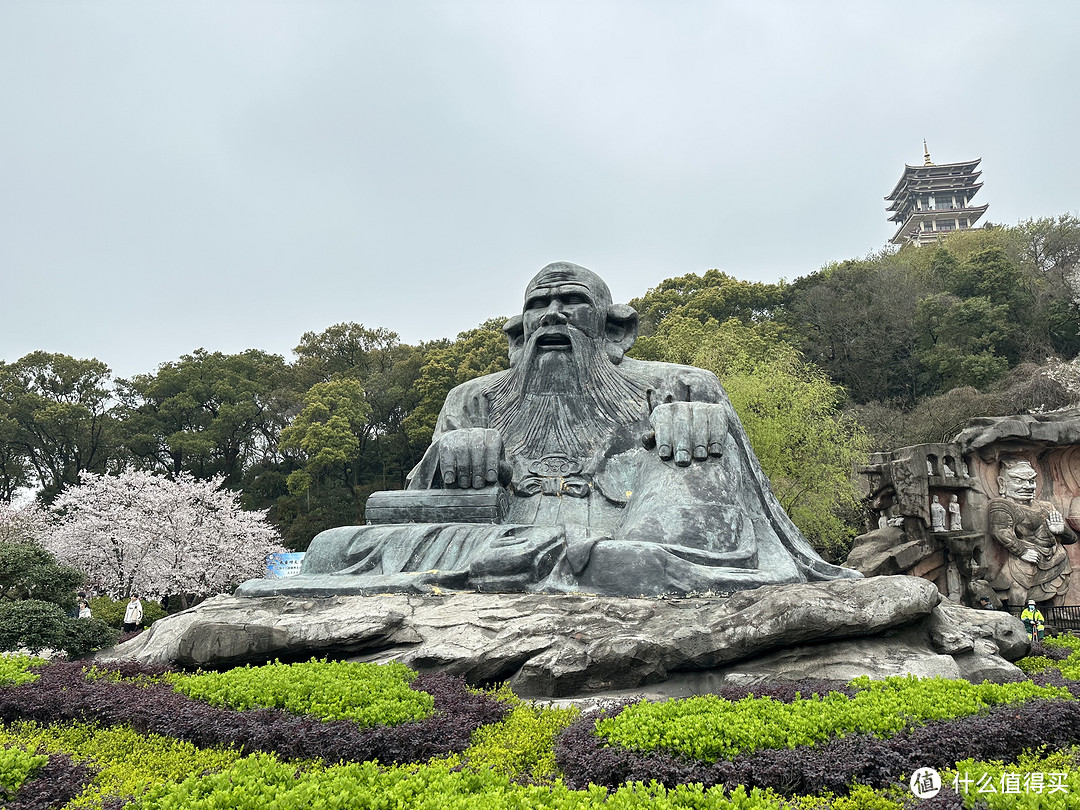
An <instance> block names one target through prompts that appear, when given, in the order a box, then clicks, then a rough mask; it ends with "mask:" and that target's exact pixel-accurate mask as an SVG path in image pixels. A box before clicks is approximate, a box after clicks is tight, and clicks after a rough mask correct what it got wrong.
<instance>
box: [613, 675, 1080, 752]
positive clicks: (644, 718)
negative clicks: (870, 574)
mask: <svg viewBox="0 0 1080 810" xmlns="http://www.w3.org/2000/svg"><path fill="white" fill-rule="evenodd" d="M851 685H852V686H853V687H855V688H856V689H858V690H859V691H858V692H857V694H856V695H855V697H852V698H849V697H848V696H847V695H845V694H842V693H840V692H830V693H829V694H828V695H825V696H824V697H820V696H818V695H814V696H813V697H811V698H800V699H798V700H795V701H793V702H791V703H782V702H780V701H778V700H774V699H772V698H767V697H762V698H754V697H747V698H745V699H743V700H739V701H735V702H732V701H728V700H724V699H722V698H719V697H716V696H715V695H706V696H703V697H695V698H687V699H684V700H669V701H666V702H664V703H647V702H642V703H638V704H635V705H634V706H630V707H628V708H627V709H626V710H624V711H623V712H621V713H619V714H618V715H617V716H615V717H611V718H607V719H604V720H601V721H600V722H598V723H597V724H596V730H597V733H598V734H600V735H601V736H602V737H606V738H607V739H608V740H609V741H610V742H612V743H615V744H617V745H622V746H625V747H627V748H632V749H635V750H639V751H656V750H661V749H663V750H668V751H675V752H680V753H683V754H687V755H688V756H690V757H693V758H694V759H699V760H703V761H705V762H716V761H717V760H719V759H730V758H732V757H734V756H735V755H737V754H739V753H742V752H749V751H754V750H757V749H760V748H794V747H795V746H798V745H813V744H815V743H819V742H823V741H825V740H827V739H829V738H830V737H842V736H844V735H845V734H848V733H852V732H868V733H872V734H876V735H879V736H891V735H893V734H896V733H897V732H899V731H901V730H902V729H903V728H905V727H907V726H910V725H921V724H923V723H926V722H928V721H931V720H945V719H949V718H953V717H963V716H965V715H970V714H977V713H978V712H980V711H982V710H983V709H986V708H987V707H989V706H992V705H994V704H999V703H1015V702H1019V701H1023V700H1027V699H1028V698H1032V697H1044V698H1062V699H1066V700H1069V699H1072V695H1071V694H1070V693H1069V691H1068V690H1067V689H1065V688H1061V687H1041V686H1036V685H1035V684H1033V683H1031V682H1030V681H1021V682H1019V683H1009V684H991V683H982V684H971V683H968V682H967V681H951V680H946V679H944V678H929V679H925V680H918V679H917V678H911V677H898V678H887V679H885V680H882V681H872V680H870V679H869V678H857V679H855V680H854V681H852V682H851Z"/></svg>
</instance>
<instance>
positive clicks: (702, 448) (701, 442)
mask: <svg viewBox="0 0 1080 810" xmlns="http://www.w3.org/2000/svg"><path fill="white" fill-rule="evenodd" d="M688 410H690V411H691V416H690V445H691V450H692V452H693V455H694V458H695V459H697V460H698V461H702V460H704V459H706V458H708V456H709V451H708V447H709V414H710V412H711V411H712V410H713V409H712V408H711V407H709V406H708V405H706V404H704V403H700V402H699V403H698V404H697V406H696V407H695V406H693V405H691V406H690V408H688Z"/></svg>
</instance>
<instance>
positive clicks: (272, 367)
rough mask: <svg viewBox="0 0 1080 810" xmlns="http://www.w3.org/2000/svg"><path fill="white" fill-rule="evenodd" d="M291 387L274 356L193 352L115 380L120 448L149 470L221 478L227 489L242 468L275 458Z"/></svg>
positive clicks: (287, 371) (254, 352) (290, 379)
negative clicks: (120, 405) (120, 406)
mask: <svg viewBox="0 0 1080 810" xmlns="http://www.w3.org/2000/svg"><path fill="white" fill-rule="evenodd" d="M293 387H294V384H293V376H292V372H291V370H290V369H289V367H288V366H287V365H286V364H285V361H284V359H283V358H282V357H281V356H280V355H276V354H267V353H266V352H262V351H258V350H256V349H249V350H248V351H245V352H241V353H240V354H231V355H229V354H223V353H221V352H207V351H206V350H205V349H197V350H196V351H195V352H193V353H192V354H190V355H184V356H183V357H181V358H180V360H179V361H177V362H175V363H163V364H162V365H161V366H160V367H159V368H158V370H157V372H155V373H154V374H142V375H138V376H136V377H133V378H132V379H131V380H129V381H127V380H125V381H121V382H120V389H121V398H122V401H123V403H124V408H123V410H122V415H123V419H124V422H123V435H124V442H125V445H126V446H127V448H128V450H129V451H130V452H131V453H132V454H133V455H134V456H136V457H137V458H139V459H141V461H142V464H143V466H145V467H148V468H149V469H152V470H158V471H161V472H165V473H169V474H173V475H175V474H177V473H180V472H190V473H191V474H192V475H194V476H195V477H197V478H210V477H213V476H214V475H218V474H222V475H224V476H225V481H226V484H227V485H229V486H233V487H235V486H237V485H238V484H239V482H240V478H241V475H242V473H243V471H244V469H246V467H248V466H250V465H251V464H252V463H254V462H256V461H258V460H263V459H267V458H274V457H275V455H276V453H277V441H278V436H279V433H280V431H281V429H282V428H283V427H284V426H285V424H286V421H287V416H288V412H289V409H290V408H291V407H292V406H293V405H294V403H295V401H296V398H297V397H296V394H295V393H294V392H293Z"/></svg>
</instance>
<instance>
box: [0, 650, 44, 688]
mask: <svg viewBox="0 0 1080 810" xmlns="http://www.w3.org/2000/svg"><path fill="white" fill-rule="evenodd" d="M44 663H45V659H44V658H34V657H33V656H29V655H0V686H17V685H18V684H20V683H33V682H34V681H36V680H37V678H38V676H37V674H36V673H34V672H33V671H32V670H33V669H34V668H35V667H39V666H42V665H43V664H44Z"/></svg>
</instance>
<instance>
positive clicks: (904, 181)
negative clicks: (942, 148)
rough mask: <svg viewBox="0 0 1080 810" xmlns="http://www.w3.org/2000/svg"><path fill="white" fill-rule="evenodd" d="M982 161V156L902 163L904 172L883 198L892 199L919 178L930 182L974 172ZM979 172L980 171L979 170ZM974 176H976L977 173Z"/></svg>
mask: <svg viewBox="0 0 1080 810" xmlns="http://www.w3.org/2000/svg"><path fill="white" fill-rule="evenodd" d="M981 162H982V158H975V160H966V161H963V162H961V163H931V164H930V165H929V166H925V165H920V166H909V165H908V164H906V163H905V164H904V173H903V174H902V175H900V179H899V180H897V181H896V187H895V188H893V190H892V193H891V194H889V196H887V197H886V198H885V199H886V200H894V199H896V198H897V197H898V196H899V195H901V194H902V193H904V191H905V190H906V186H908V185H909V184H912V183H913V182H917V181H919V180H922V181H925V182H927V183H928V184H932V183H934V182H935V181H940V180H947V179H949V178H952V177H964V176H968V175H971V174H972V173H973V172H975V167H976V166H978V165H979V164H980V163H981ZM980 173H981V172H980ZM980 173H977V174H975V175H974V176H975V177H978V174H980Z"/></svg>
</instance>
